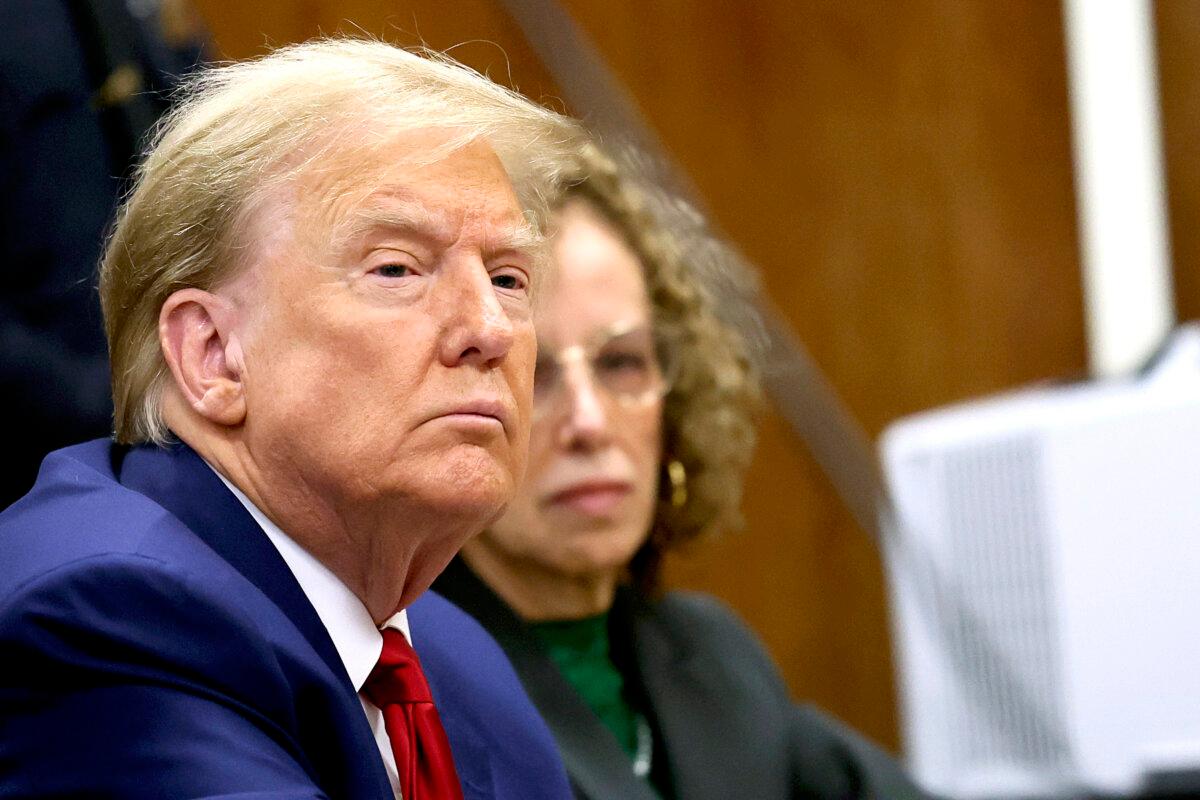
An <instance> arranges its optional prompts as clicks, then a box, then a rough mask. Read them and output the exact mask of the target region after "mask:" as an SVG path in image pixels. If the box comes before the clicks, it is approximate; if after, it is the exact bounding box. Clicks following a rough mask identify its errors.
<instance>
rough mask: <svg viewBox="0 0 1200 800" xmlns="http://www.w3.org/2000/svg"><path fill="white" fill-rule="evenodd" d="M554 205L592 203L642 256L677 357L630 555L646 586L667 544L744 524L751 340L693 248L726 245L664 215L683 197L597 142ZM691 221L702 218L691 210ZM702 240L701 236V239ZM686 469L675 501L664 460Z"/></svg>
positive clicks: (752, 405) (636, 576)
mask: <svg viewBox="0 0 1200 800" xmlns="http://www.w3.org/2000/svg"><path fill="white" fill-rule="evenodd" d="M567 177H568V179H567V181H566V182H564V183H563V185H562V192H561V195H560V197H559V198H558V200H557V206H558V207H559V208H561V207H562V206H563V205H565V204H567V203H569V202H572V201H577V200H582V201H584V202H586V203H587V204H588V205H589V206H590V207H591V208H593V209H595V211H597V212H598V213H599V214H600V215H601V217H602V218H604V219H605V220H606V221H607V222H609V223H610V224H611V225H612V226H613V228H614V229H615V230H616V231H617V232H618V233H619V234H620V235H621V236H622V237H623V238H624V240H625V243H626V244H628V245H629V247H630V248H631V249H632V250H633V252H634V253H635V254H636V255H637V257H638V260H639V261H640V262H641V265H642V269H643V272H644V276H645V279H646V287H647V290H648V292H649V295H650V302H651V306H652V308H653V315H654V327H655V331H656V335H657V336H658V337H659V339H660V347H669V348H671V349H672V358H673V361H674V363H675V364H676V365H677V366H678V370H677V372H676V377H675V380H674V382H673V383H672V385H671V389H670V391H669V392H668V393H667V396H666V398H665V401H664V405H663V465H664V466H663V469H662V470H661V471H660V472H661V474H660V478H659V499H658V503H657V506H656V508H655V513H654V519H653V522H652V525H651V531H650V536H649V537H648V539H647V541H646V544H645V545H643V546H642V548H641V550H639V551H638V553H637V554H636V555H635V556H634V558H633V561H632V563H631V564H630V567H629V569H630V578H631V579H632V581H633V583H634V585H635V586H636V587H637V588H638V589H639V590H641V591H642V592H645V593H647V594H651V593H654V592H655V591H656V590H657V588H658V579H659V572H660V568H661V565H662V560H663V556H664V555H665V553H666V552H667V551H668V550H672V549H674V548H677V547H679V546H680V545H682V544H684V543H686V542H689V541H692V540H694V539H697V538H699V537H702V536H706V535H711V534H713V533H716V532H718V531H721V530H725V529H728V528H732V527H737V526H739V525H741V523H742V518H741V512H740V506H741V498H742V482H743V477H744V474H745V471H746V468H747V467H748V466H749V463H750V458H751V455H752V453H753V450H754V442H755V420H754V416H755V411H756V409H757V406H758V404H759V398H760V390H759V383H758V374H757V370H756V369H755V368H754V365H753V363H752V361H751V359H750V357H749V354H748V352H747V347H746V343H745V340H744V339H743V337H742V335H741V334H740V333H739V332H738V331H737V330H736V329H735V328H734V327H733V326H731V325H729V324H728V323H726V322H725V321H723V320H722V319H721V318H720V317H719V316H718V314H717V309H716V304H715V302H714V300H713V298H712V294H711V292H710V290H709V289H708V288H707V287H706V285H705V281H704V280H703V278H702V276H701V275H700V274H698V270H697V269H696V268H695V265H694V264H693V263H692V261H691V260H690V259H689V254H690V253H693V252H697V251H699V250H702V249H709V250H711V249H712V248H713V247H723V246H724V245H722V244H721V243H720V242H718V241H716V240H715V237H713V236H712V234H711V233H709V232H708V230H707V228H706V227H705V226H704V225H703V224H702V223H701V224H692V225H688V226H687V229H686V230H681V229H679V228H680V226H677V225H671V224H669V223H667V222H665V221H664V220H663V218H662V217H663V215H662V214H661V213H659V212H660V211H661V209H662V208H665V207H668V206H670V205H672V204H675V205H677V204H678V201H677V200H675V199H673V198H671V197H670V196H669V195H668V194H667V193H666V192H664V191H663V190H661V189H658V188H655V187H653V186H650V185H648V184H646V183H643V182H641V181H639V180H637V179H636V178H634V177H633V176H632V175H631V174H629V172H628V171H623V170H622V169H621V168H620V167H618V165H617V163H616V161H615V160H614V159H613V158H611V157H610V156H609V155H607V154H606V153H604V152H602V151H601V150H600V149H599V148H598V147H596V146H594V145H588V146H586V147H585V148H584V150H583V151H582V152H581V154H580V156H579V169H578V171H577V173H576V174H575V175H572V176H567ZM691 217H692V221H695V220H697V219H698V217H697V216H696V215H694V214H692V215H691ZM700 239H703V241H699V240H700ZM672 460H675V461H678V462H680V463H681V464H682V465H683V467H684V469H685V470H686V473H687V499H686V500H685V501H684V502H683V503H682V504H681V505H679V506H676V505H675V504H674V503H673V502H672V497H671V495H672V490H671V482H670V480H669V478H668V476H667V468H666V465H667V464H668V463H669V462H670V461H672Z"/></svg>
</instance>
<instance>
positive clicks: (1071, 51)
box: [1063, 0, 1175, 377]
mask: <svg viewBox="0 0 1200 800" xmlns="http://www.w3.org/2000/svg"><path fill="white" fill-rule="evenodd" d="M1063 10H1064V14H1065V23H1066V29H1067V61H1068V69H1069V72H1070V90H1071V91H1070V94H1071V120H1072V128H1073V131H1074V149H1075V192H1076V198H1077V204H1078V209H1079V232H1080V237H1081V244H1082V250H1083V253H1082V256H1083V292H1084V304H1085V309H1086V319H1087V335H1088V349H1089V360H1090V363H1091V369H1092V373H1093V374H1094V375H1097V376H1102V377H1103V376H1114V375H1120V374H1122V373H1125V372H1127V371H1128V370H1130V369H1131V368H1133V367H1136V366H1137V365H1138V364H1139V363H1140V362H1141V361H1142V360H1143V359H1144V358H1145V357H1146V356H1148V355H1149V354H1150V353H1151V352H1152V351H1153V350H1154V348H1155V347H1156V346H1157V345H1158V344H1159V343H1160V342H1161V340H1162V339H1163V337H1164V336H1165V335H1166V334H1167V332H1168V331H1169V330H1170V329H1171V327H1172V326H1173V325H1174V320H1175V308H1174V298H1173V296H1172V285H1171V284H1172V281H1171V259H1170V248H1169V246H1168V243H1167V238H1168V237H1167V222H1166V221H1167V217H1166V208H1165V191H1164V188H1163V169H1162V143H1161V130H1160V123H1159V112H1158V81H1157V76H1156V70H1157V61H1156V58H1155V51H1154V31H1153V20H1152V18H1151V8H1150V2H1149V0H1064V2H1063Z"/></svg>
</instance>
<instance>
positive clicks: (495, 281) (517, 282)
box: [492, 272, 525, 291]
mask: <svg viewBox="0 0 1200 800" xmlns="http://www.w3.org/2000/svg"><path fill="white" fill-rule="evenodd" d="M492 286H495V287H497V288H499V289H513V290H517V291H519V290H521V289H524V288H525V281H523V280H522V279H521V277H520V276H519V275H513V274H512V273H508V272H505V273H501V274H499V275H493V276H492Z"/></svg>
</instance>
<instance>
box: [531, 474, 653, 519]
mask: <svg viewBox="0 0 1200 800" xmlns="http://www.w3.org/2000/svg"><path fill="white" fill-rule="evenodd" d="M631 491H633V486H631V485H630V484H628V483H626V482H624V481H607V480H604V481H586V482H584V483H576V484H573V485H572V486H568V487H567V488H566V489H563V490H562V491H559V492H555V493H554V494H552V495H550V497H549V498H548V499H547V500H546V504H547V505H551V506H557V507H559V508H567V509H570V510H571V511H575V512H577V513H579V514H585V515H587V516H592V517H603V516H607V515H609V514H611V513H612V512H613V511H614V510H615V509H616V507H617V506H618V505H620V503H621V501H623V500H624V499H625V497H626V496H627V495H628V494H629V493H630V492H631Z"/></svg>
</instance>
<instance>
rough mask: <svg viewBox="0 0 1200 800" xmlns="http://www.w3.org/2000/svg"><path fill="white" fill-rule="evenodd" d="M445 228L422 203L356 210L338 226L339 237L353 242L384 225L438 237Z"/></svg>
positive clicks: (341, 239)
mask: <svg viewBox="0 0 1200 800" xmlns="http://www.w3.org/2000/svg"><path fill="white" fill-rule="evenodd" d="M442 227H444V224H443V223H442V221H441V220H439V219H437V217H436V216H435V215H434V214H431V213H430V212H429V209H427V208H425V206H423V205H421V204H420V203H415V202H406V203H393V204H389V205H387V206H366V207H362V208H357V209H355V210H354V212H353V213H351V214H350V215H348V216H347V217H346V218H345V219H344V220H342V223H341V224H340V225H338V232H337V238H338V240H340V241H342V242H350V241H353V240H355V239H357V238H359V237H361V236H364V235H366V234H367V233H370V232H371V231H374V230H378V229H381V228H384V229H387V228H390V229H392V230H399V231H405V232H410V233H421V234H424V235H428V236H432V237H434V238H437V237H438V234H439V228H442Z"/></svg>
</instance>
